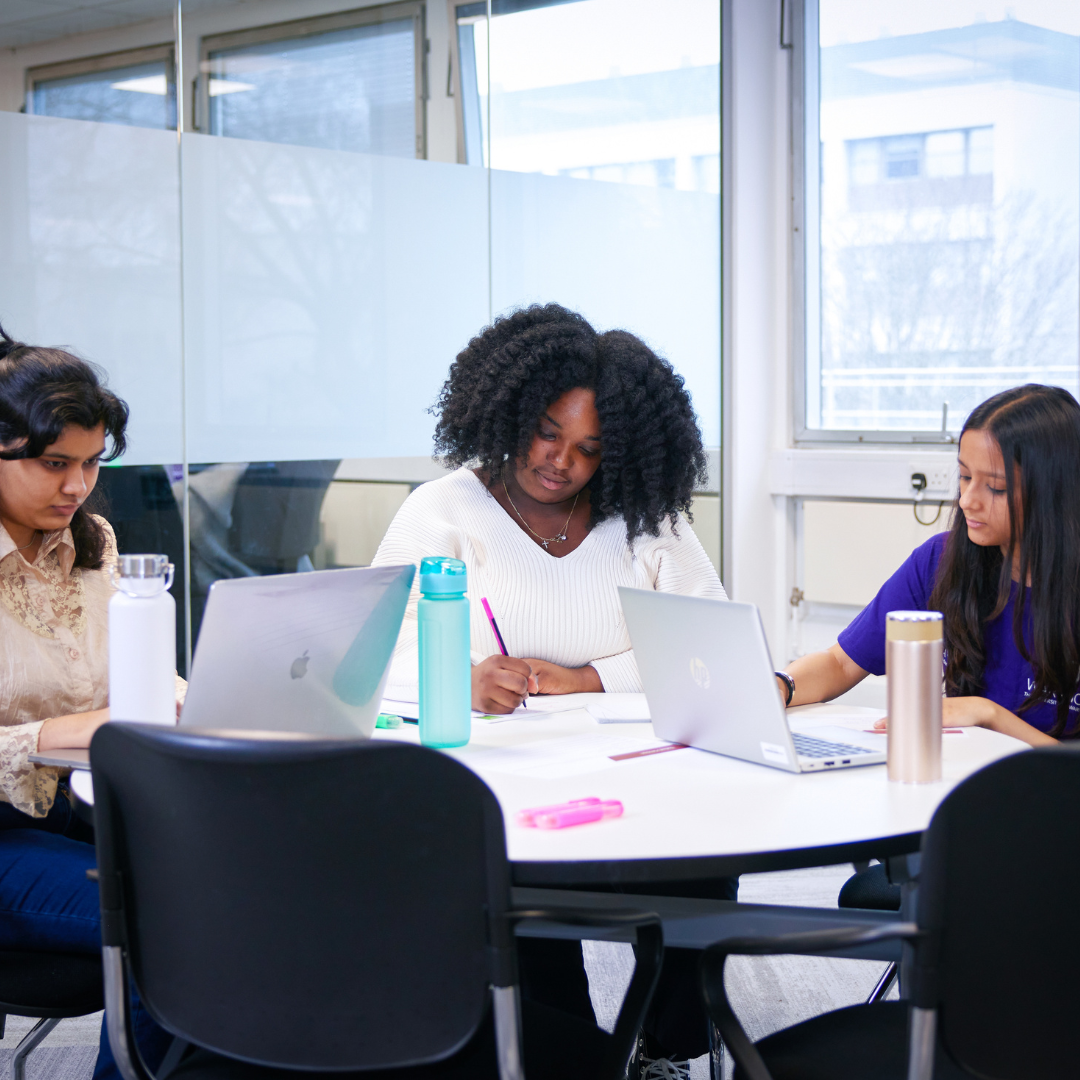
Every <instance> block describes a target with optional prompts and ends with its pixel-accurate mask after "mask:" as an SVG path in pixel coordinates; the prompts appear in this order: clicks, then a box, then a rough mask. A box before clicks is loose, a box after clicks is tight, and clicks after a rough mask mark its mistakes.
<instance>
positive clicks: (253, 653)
mask: <svg viewBox="0 0 1080 1080" xmlns="http://www.w3.org/2000/svg"><path fill="white" fill-rule="evenodd" d="M414 571H415V567H413V566H378V567H364V568H356V569H346V570H319V571H314V572H311V573H306V574H280V575H276V576H273V577H248V578H230V579H227V580H224V581H216V582H214V584H213V585H212V586H211V588H210V595H209V597H208V599H207V603H206V612H205V614H204V615H203V621H202V627H201V629H200V631H199V642H198V647H197V648H196V651H195V658H194V660H193V662H192V665H191V682H190V685H189V686H188V692H187V698H186V700H185V701H184V708H183V711H182V712H181V714H180V724H181V726H183V727H199V728H216V729H228V730H256V731H291V732H300V733H308V734H313V735H323V736H334V737H340V736H357V737H361V738H369V737H370V736H371V733H372V731H373V730H374V729H375V720H376V718H377V717H378V713H379V703H380V702H381V701H382V693H383V687H384V685H385V683H386V675H387V672H388V670H389V666H390V657H391V655H392V654H393V651H394V645H395V644H396V643H397V637H398V631H399V630H400V629H401V620H402V617H403V616H404V614H405V605H406V603H407V602H408V599H409V588H410V586H411V585H412V580H413V573H414Z"/></svg>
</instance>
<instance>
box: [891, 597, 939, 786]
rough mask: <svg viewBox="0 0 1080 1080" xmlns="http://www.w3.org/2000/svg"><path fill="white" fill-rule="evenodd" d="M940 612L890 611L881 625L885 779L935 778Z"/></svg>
mask: <svg viewBox="0 0 1080 1080" xmlns="http://www.w3.org/2000/svg"><path fill="white" fill-rule="evenodd" d="M943 625H944V624H943V622H942V617H941V612H940V611H890V612H889V613H888V615H887V616H886V622H885V674H886V675H887V676H888V680H889V682H888V695H889V765H888V769H889V779H890V780H898V781H900V783H902V784H928V783H932V782H933V781H934V780H940V779H941V659H942V648H943V646H944V642H943V639H942V629H943Z"/></svg>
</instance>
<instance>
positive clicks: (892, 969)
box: [866, 963, 899, 1005]
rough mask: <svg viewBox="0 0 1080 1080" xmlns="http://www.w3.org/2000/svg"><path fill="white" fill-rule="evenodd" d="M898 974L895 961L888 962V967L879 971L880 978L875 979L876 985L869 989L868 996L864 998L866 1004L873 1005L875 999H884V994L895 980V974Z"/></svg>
mask: <svg viewBox="0 0 1080 1080" xmlns="http://www.w3.org/2000/svg"><path fill="white" fill-rule="evenodd" d="M898 974H899V971H898V969H897V966H896V964H895V963H892V964H889V965H888V967H886V968H885V970H884V971H883V972H882V973H881V978H880V979H878V981H877V986H875V987H874V989H873V990H871V991H870V996H869V997H868V998H867V999H866V1004H867V1005H873V1004H874V1002H876V1001H884V1000H885V995H886V994H888V992H889V991H890V990H891V989H892V984H893V983H894V982H896V976H897V975H898Z"/></svg>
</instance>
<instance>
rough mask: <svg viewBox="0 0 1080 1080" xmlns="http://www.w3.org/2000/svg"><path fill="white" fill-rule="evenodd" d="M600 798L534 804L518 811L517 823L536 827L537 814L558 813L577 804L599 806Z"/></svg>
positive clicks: (571, 808) (527, 826)
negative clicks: (549, 804) (542, 804)
mask: <svg viewBox="0 0 1080 1080" xmlns="http://www.w3.org/2000/svg"><path fill="white" fill-rule="evenodd" d="M599 805H600V800H599V799H597V798H596V797H595V796H594V797H591V798H588V799H571V800H570V801H569V802H564V803H554V804H552V805H551V806H534V807H531V808H530V809H528V810H519V811H518V812H517V823H518V824H519V825H524V826H525V827H526V828H530V829H531V828H535V827H536V815H537V814H557V813H559V811H561V810H573V809H574V807H576V806H599Z"/></svg>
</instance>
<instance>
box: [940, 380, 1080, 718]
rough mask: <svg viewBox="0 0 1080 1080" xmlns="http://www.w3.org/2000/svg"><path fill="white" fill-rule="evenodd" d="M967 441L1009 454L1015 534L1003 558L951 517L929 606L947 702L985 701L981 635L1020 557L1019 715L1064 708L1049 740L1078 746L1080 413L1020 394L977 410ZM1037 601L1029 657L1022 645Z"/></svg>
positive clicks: (1056, 395) (1045, 395) (1048, 396)
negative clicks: (937, 620)
mask: <svg viewBox="0 0 1080 1080" xmlns="http://www.w3.org/2000/svg"><path fill="white" fill-rule="evenodd" d="M968 431H983V432H986V434H988V435H989V436H990V437H991V438H992V439H993V440H994V442H996V443H997V445H998V448H999V449H1000V450H1001V457H1002V460H1003V461H1004V463H1005V497H1006V499H1007V500H1008V507H1009V520H1010V523H1011V530H1010V537H1009V549H1008V553H1007V554H1006V555H1003V554H1002V552H1001V550H1000V548H997V547H981V546H979V545H978V544H975V543H972V541H971V540H969V539H968V535H967V527H966V525H965V520H964V515H963V513H962V512H961V511H960V510H959V508H957V511H956V512H955V514H954V515H953V521H952V526H951V528H950V530H949V536H948V539H947V540H946V542H945V550H944V552H943V553H942V558H941V563H940V565H939V567H938V572H937V580H936V582H935V585H934V591H933V593H932V595H931V597H930V606H931V608H934V609H935V610H938V611H940V612H942V614H943V615H944V617H945V641H946V643H947V648H948V655H947V660H946V665H945V690H946V693H947V694H948V695H949V696H961V695H969V694H980V693H981V692H982V684H983V675H984V672H985V667H986V647H985V644H984V641H983V630H984V628H985V625H986V623H987V622H988V621H989V620H991V619H994V618H996V617H997V616H998V615H1000V614H1001V612H1002V611H1003V610H1004V608H1005V605H1006V604H1007V603H1008V601H1009V594H1010V592H1011V589H1012V567H1013V562H1014V559H1015V557H1016V555H1017V553H1019V570H1020V581H1019V585H1018V594H1017V597H1016V604H1015V605H1014V607H1013V616H1012V632H1013V639H1014V640H1015V641H1016V647H1017V649H1019V651H1020V655H1021V656H1023V657H1024V659H1025V660H1027V661H1028V662H1029V663H1030V664H1031V667H1032V671H1033V674H1034V683H1035V685H1034V688H1033V689H1032V692H1031V694H1030V695H1029V696H1028V698H1027V700H1026V701H1025V702H1024V704H1023V705H1022V706H1021V707H1020V710H1019V712H1020V713H1021V714H1023V713H1024V712H1026V711H1027V710H1028V709H1030V708H1031V707H1032V706H1034V705H1036V704H1037V703H1040V702H1046V701H1050V700H1051V699H1052V698H1056V699H1057V717H1056V722H1055V724H1054V727H1053V729H1052V730H1051V732H1050V734H1051V735H1054V736H1056V737H1058V738H1060V737H1061V736H1062V735H1065V734H1068V735H1070V736H1075V735H1076V734H1077V731H1076V730H1074V731H1071V732H1066V728H1067V726H1068V720H1069V702H1070V701H1071V700H1072V697H1073V695H1074V694H1075V693H1076V689H1077V681H1078V679H1080V483H1078V482H1077V469H1078V468H1080V404H1077V401H1076V399H1075V398H1074V397H1073V396H1072V394H1070V393H1069V392H1068V391H1067V390H1063V389H1061V388H1060V387H1057V386H1039V385H1035V384H1029V385H1027V386H1018V387H1016V388H1015V389H1012V390H1006V391H1004V392H1003V393H1001V394H995V395H994V396H993V397H992V398H990V399H988V400H987V401H984V402H983V403H982V404H981V405H980V406H979V407H978V408H977V409H975V411H974V412H973V413H972V414H971V415H970V416H969V417H968V419H967V423H965V424H964V432H968ZM961 437H963V432H961ZM1018 480H1019V483H1018V482H1017V481H1018ZM1029 576H1030V578H1031V585H1030V586H1028V584H1027V580H1028V577H1029ZM1029 592H1030V595H1031V647H1030V649H1029V648H1028V646H1027V644H1026V643H1025V641H1024V604H1025V600H1026V598H1027V595H1028V593H1029Z"/></svg>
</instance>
